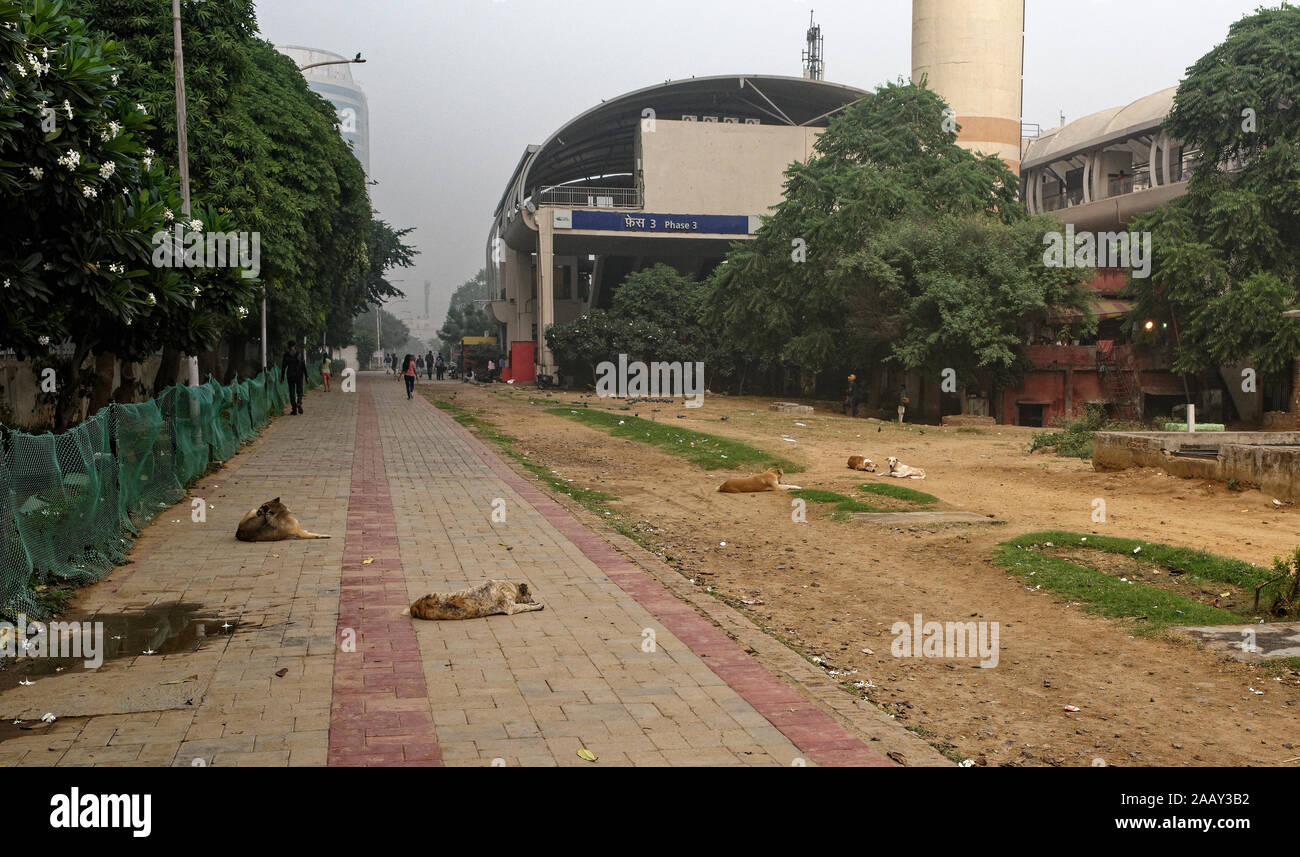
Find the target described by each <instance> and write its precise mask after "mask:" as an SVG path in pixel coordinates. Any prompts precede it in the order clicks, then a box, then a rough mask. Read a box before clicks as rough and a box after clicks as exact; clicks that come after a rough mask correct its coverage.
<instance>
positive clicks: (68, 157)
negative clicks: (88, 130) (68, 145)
mask: <svg viewBox="0 0 1300 857" xmlns="http://www.w3.org/2000/svg"><path fill="white" fill-rule="evenodd" d="M56 163H58V164H60V165H62V166H65V167H67V168H68V171H69V172H71V171H73V170H75V169H76V168H77V165H78V164H80V163H81V153H80V152H78V151H77V150H76V149H69V150H68V151H67V153H66V154H65V155H64V156H63V157H61V158H59V159H58V161H56Z"/></svg>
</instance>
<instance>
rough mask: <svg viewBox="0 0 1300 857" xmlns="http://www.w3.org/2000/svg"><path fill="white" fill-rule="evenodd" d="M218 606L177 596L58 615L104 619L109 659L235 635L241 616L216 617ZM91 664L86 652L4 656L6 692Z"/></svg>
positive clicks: (190, 647)
mask: <svg viewBox="0 0 1300 857" xmlns="http://www.w3.org/2000/svg"><path fill="white" fill-rule="evenodd" d="M213 612H214V611H211V610H207V609H206V608H205V607H204V606H203V605H202V604H189V603H185V602H173V603H169V604H156V605H154V606H152V607H147V608H144V609H141V610H124V611H122V612H120V613H99V614H96V615H93V616H67V615H65V616H60V617H59V618H58V619H56V620H54V621H56V622H67V623H73V622H76V623H81V622H91V623H96V622H100V623H103V626H104V660H105V661H109V660H117V659H120V658H133V657H137V656H141V655H144V653H145V652H146V651H148V652H151V653H153V654H155V655H166V654H172V653H176V652H195V651H198V650H199V649H201V648H203V647H204V646H205V645H207V644H208V643H210V642H211V641H213V640H216V639H224V638H227V637H229V636H230V635H231V634H233V633H235V631H236V630H237V629H238V628H239V627H240V623H239V619H238V617H234V618H230V619H226V618H222V617H214V616H213V615H212V614H213ZM30 624H31V623H30V622H29V625H30ZM51 648H52V647H51ZM65 651H66V649H65ZM85 668H86V667H85V659H84V658H51V657H43V658H20V659H18V660H11V659H9V658H0V692H3V691H6V690H9V689H10V688H12V687H16V686H17V685H18V683H19V682H21V681H32V680H34V679H35V678H37V677H41V676H51V675H55V674H61V673H65V672H79V671H82V670H84V669H85Z"/></svg>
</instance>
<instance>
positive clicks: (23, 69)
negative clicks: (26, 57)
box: [14, 62, 27, 77]
mask: <svg viewBox="0 0 1300 857" xmlns="http://www.w3.org/2000/svg"><path fill="white" fill-rule="evenodd" d="M14 71H16V72H18V76H19V77H26V76H27V66H25V65H23V64H22V63H20V62H16V63H14Z"/></svg>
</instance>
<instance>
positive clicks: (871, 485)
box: [858, 482, 939, 506]
mask: <svg viewBox="0 0 1300 857" xmlns="http://www.w3.org/2000/svg"><path fill="white" fill-rule="evenodd" d="M858 490H859V491H862V492H865V493H867V494H879V495H882V496H884V497H893V498H894V499H895V500H902V501H904V502H907V503H915V504H916V505H918V506H933V505H934V504H935V503H938V502H939V498H938V497H936V496H934V495H933V494H927V493H925V492H924V491H917V490H916V489H914V488H907V487H905V486H903V485H895V484H893V483H892V482H866V483H864V484H862V485H859V486H858Z"/></svg>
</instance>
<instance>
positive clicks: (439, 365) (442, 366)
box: [434, 354, 447, 381]
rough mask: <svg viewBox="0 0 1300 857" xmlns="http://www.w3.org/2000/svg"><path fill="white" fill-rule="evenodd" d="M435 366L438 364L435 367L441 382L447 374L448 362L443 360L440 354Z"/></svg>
mask: <svg viewBox="0 0 1300 857" xmlns="http://www.w3.org/2000/svg"><path fill="white" fill-rule="evenodd" d="M435 364H436V365H435V366H434V369H436V370H437V372H438V380H439V381H441V380H442V376H443V375H444V374H446V372H447V361H446V360H443V359H442V355H441V354H439V355H438V359H437V360H436V361H435Z"/></svg>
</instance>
